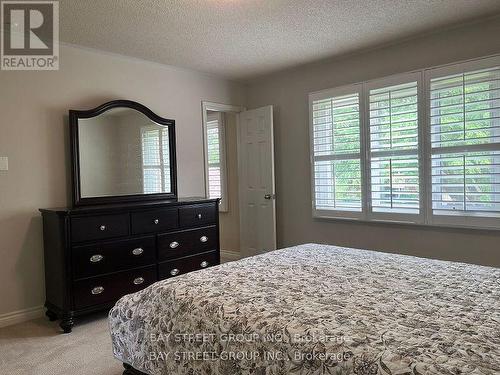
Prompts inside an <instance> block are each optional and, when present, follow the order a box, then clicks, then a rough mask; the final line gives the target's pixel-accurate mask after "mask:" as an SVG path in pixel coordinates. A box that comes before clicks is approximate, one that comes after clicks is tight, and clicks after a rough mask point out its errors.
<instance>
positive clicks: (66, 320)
mask: <svg viewBox="0 0 500 375" xmlns="http://www.w3.org/2000/svg"><path fill="white" fill-rule="evenodd" d="M74 325H75V320H74V319H73V314H71V313H70V314H64V315H63V317H62V320H61V323H59V327H61V328H62V330H63V331H64V333H71V331H72V329H73V326H74Z"/></svg>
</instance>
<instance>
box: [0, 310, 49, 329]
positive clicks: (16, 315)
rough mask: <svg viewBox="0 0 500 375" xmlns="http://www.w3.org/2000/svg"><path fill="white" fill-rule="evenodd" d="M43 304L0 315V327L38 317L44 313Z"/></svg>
mask: <svg viewBox="0 0 500 375" xmlns="http://www.w3.org/2000/svg"><path fill="white" fill-rule="evenodd" d="M44 313H45V309H44V307H43V306H37V307H30V308H29V309H24V310H18V311H13V312H10V313H7V314H2V315H0V327H7V326H11V325H13V324H18V323H23V322H26V321H28V320H32V319H36V318H40V317H42V316H43V315H44Z"/></svg>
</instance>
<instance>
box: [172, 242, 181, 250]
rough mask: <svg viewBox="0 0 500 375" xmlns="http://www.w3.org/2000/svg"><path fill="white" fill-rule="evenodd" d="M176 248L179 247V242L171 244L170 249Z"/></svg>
mask: <svg viewBox="0 0 500 375" xmlns="http://www.w3.org/2000/svg"><path fill="white" fill-rule="evenodd" d="M176 247H179V242H177V241H174V242H170V248H171V249H175V248H176Z"/></svg>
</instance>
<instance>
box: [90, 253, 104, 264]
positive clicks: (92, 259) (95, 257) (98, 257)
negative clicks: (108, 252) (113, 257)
mask: <svg viewBox="0 0 500 375" xmlns="http://www.w3.org/2000/svg"><path fill="white" fill-rule="evenodd" d="M103 259H104V257H103V256H102V255H101V254H96V255H92V256H91V257H90V262H91V263H97V262H100V261H101V260H103Z"/></svg>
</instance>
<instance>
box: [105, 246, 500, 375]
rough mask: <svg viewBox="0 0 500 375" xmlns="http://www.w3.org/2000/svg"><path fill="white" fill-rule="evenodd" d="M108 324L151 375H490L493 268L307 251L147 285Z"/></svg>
mask: <svg viewBox="0 0 500 375" xmlns="http://www.w3.org/2000/svg"><path fill="white" fill-rule="evenodd" d="M471 251H473V249H471ZM109 324H110V330H111V337H112V343H113V353H114V356H115V357H116V358H117V359H119V360H120V361H122V362H124V363H127V364H129V365H131V366H133V367H134V368H135V369H137V370H139V371H141V372H144V373H146V374H150V375H166V374H175V375H184V374H186V375H188V374H189V375H202V374H213V375H217V374H220V375H236V374H244V375H249V374H254V375H264V374H266V375H279V374H337V375H341V374H353V373H354V374H358V375H360V374H362V375H364V374H373V375H375V374H410V375H418V374H500V269H496V268H489V267H483V266H477V265H470V264H462V263H454V262H445V261H437V260H430V259H422V258H416V257H410V256H404V255H395V254H387V253H381V252H374V251H368V250H357V249H350V248H343V247H336V246H327V245H318V244H306V245H300V246H295V247H290V248H286V249H281V250H277V251H273V252H270V253H267V254H263V255H259V256H255V257H251V258H246V259H243V260H240V261H237V262H231V263H226V264H223V265H220V266H216V267H212V268H209V269H206V270H202V271H197V272H192V273H189V274H185V275H182V276H178V277H175V278H172V279H168V280H164V281H160V282H157V283H155V284H153V285H151V286H150V287H148V288H146V289H144V290H142V291H140V292H138V293H135V294H130V295H127V296H125V297H123V298H121V299H120V300H119V301H118V302H117V303H116V305H115V306H114V308H113V309H112V310H111V311H110V313H109Z"/></svg>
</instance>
